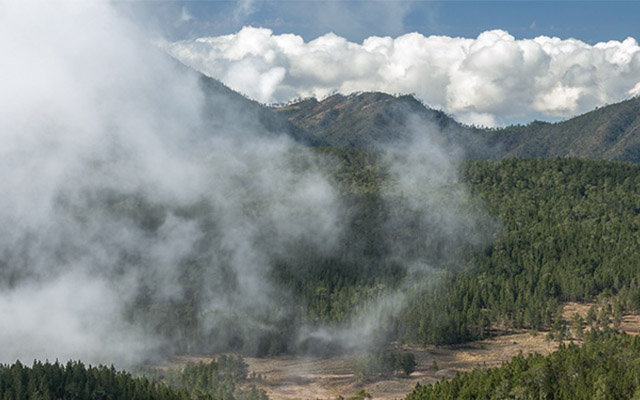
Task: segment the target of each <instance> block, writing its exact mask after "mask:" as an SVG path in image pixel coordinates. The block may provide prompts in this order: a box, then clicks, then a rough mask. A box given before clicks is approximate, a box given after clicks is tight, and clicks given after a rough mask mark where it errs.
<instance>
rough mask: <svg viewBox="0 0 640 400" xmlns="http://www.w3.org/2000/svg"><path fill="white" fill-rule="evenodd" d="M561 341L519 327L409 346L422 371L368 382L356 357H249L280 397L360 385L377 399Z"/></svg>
mask: <svg viewBox="0 0 640 400" xmlns="http://www.w3.org/2000/svg"><path fill="white" fill-rule="evenodd" d="M557 346H558V344H557V343H555V342H550V341H547V340H545V339H544V335H543V334H538V335H535V336H534V335H531V334H530V333H528V332H519V333H514V334H509V335H503V336H499V337H493V338H489V339H486V340H482V341H478V342H472V343H469V344H466V345H464V346H439V347H435V346H430V347H427V348H417V347H404V348H403V349H402V350H409V351H411V352H412V353H414V354H415V356H416V361H417V363H418V365H417V368H416V371H414V372H413V373H412V374H411V375H410V376H408V377H404V376H395V377H391V378H382V379H379V380H375V381H368V382H361V381H358V380H357V379H356V378H355V377H354V374H353V366H354V364H355V362H356V359H357V357H356V356H334V357H329V358H313V357H311V358H303V357H291V356H283V357H272V358H266V359H265V358H250V357H248V358H245V361H246V362H247V364H249V371H254V372H255V373H256V374H257V375H259V376H262V379H258V380H257V381H256V386H257V387H258V388H260V389H264V390H265V391H266V392H267V394H268V395H269V398H271V399H274V400H278V399H283V400H285V399H286V400H289V399H290V400H293V399H296V400H298V399H335V398H337V397H338V396H343V397H349V396H352V395H353V394H355V393H356V392H357V391H358V390H360V389H364V390H365V391H367V392H368V393H370V394H371V395H372V396H373V398H374V399H398V398H402V397H404V396H406V395H407V394H408V393H409V392H411V391H412V390H413V388H414V387H415V385H416V383H418V382H420V383H421V384H425V383H432V382H435V381H437V380H440V379H442V378H451V377H453V376H454V375H455V374H456V372H458V371H469V370H471V369H473V368H475V367H478V366H480V367H482V366H486V367H492V366H496V365H500V364H501V363H502V362H503V361H506V360H509V359H511V358H512V357H514V356H516V355H518V354H519V353H520V352H522V353H524V354H528V353H541V354H548V353H550V352H552V351H553V350H555V349H556V348H557ZM434 361H435V364H434Z"/></svg>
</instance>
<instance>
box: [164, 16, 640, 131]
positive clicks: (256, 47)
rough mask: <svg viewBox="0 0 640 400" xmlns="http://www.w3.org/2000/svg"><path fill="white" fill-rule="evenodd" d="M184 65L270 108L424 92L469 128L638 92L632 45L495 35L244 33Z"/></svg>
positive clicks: (187, 50)
mask: <svg viewBox="0 0 640 400" xmlns="http://www.w3.org/2000/svg"><path fill="white" fill-rule="evenodd" d="M165 47H166V49H167V50H168V51H169V52H170V53H171V54H172V55H173V56H175V57H176V58H178V59H179V60H181V61H183V62H185V63H187V64H189V65H191V66H193V67H194V68H196V69H198V70H200V71H202V72H204V73H206V74H208V75H210V76H212V77H215V78H218V79H221V80H222V81H223V82H224V83H226V84H227V85H229V86H230V87H231V88H234V89H237V90H239V91H241V92H243V93H245V94H246V95H248V96H250V97H252V98H255V99H257V100H259V101H262V102H285V101H288V100H291V99H292V98H295V97H307V96H318V97H323V96H326V95H327V94H329V93H331V92H333V91H335V90H338V91H340V92H343V93H350V92H353V91H384V92H388V93H415V94H416V95H417V97H419V98H420V99H421V100H423V101H424V102H426V103H427V104H429V105H430V106H432V107H435V108H441V109H443V110H445V111H446V112H449V113H452V114H454V115H456V116H457V117H458V118H459V119H460V120H462V121H463V122H467V123H477V124H481V125H494V124H504V123H511V122H525V121H528V120H530V119H532V118H534V117H542V118H549V119H553V118H562V117H567V116H571V115H574V114H576V113H581V112H586V111H588V110H590V109H592V108H594V107H596V106H599V105H602V104H604V103H611V102H616V101H620V100H622V99H624V98H627V97H630V96H634V95H637V94H638V92H639V91H638V85H640V46H639V45H638V42H637V41H636V40H635V39H633V38H627V39H626V40H624V41H622V42H620V41H609V42H602V43H597V44H595V45H590V44H587V43H584V42H582V41H580V40H576V39H565V40H563V39H559V38H556V37H546V36H539V37H536V38H533V39H518V40H517V39H515V38H514V37H513V36H512V35H510V34H509V33H508V32H505V31H502V30H493V31H487V32H483V33H481V34H480V35H478V37H477V38H458V37H456V38H453V37H446V36H428V37H425V36H423V35H421V34H419V33H409V34H405V35H402V36H398V37H396V38H391V37H375V36H374V37H369V38H367V39H365V40H364V41H363V42H362V43H353V42H349V41H348V40H346V39H345V38H343V37H340V36H337V35H335V34H332V33H328V34H326V35H323V36H320V37H318V38H316V39H314V40H311V41H308V42H305V41H304V40H303V39H302V38H301V37H300V36H297V35H293V34H282V35H275V34H273V33H272V31H270V30H268V29H264V28H253V27H245V28H243V29H242V30H240V31H239V32H238V33H236V34H231V35H225V36H218V37H207V38H200V39H196V40H189V41H179V42H174V43H169V44H166V45H165Z"/></svg>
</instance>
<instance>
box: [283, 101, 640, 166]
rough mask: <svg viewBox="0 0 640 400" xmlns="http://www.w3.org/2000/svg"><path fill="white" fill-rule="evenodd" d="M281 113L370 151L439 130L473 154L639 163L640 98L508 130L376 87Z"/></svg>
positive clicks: (330, 140)
mask: <svg viewBox="0 0 640 400" xmlns="http://www.w3.org/2000/svg"><path fill="white" fill-rule="evenodd" d="M275 112H276V114H280V115H283V116H285V117H286V118H287V119H288V120H289V121H290V122H291V123H293V124H294V125H296V126H298V127H299V128H300V129H302V130H304V131H305V132H307V134H308V135H310V136H312V137H314V138H315V139H316V141H317V142H320V143H322V144H323V145H326V146H349V147H356V148H362V149H368V148H372V147H375V146H377V145H379V144H385V143H392V142H394V141H398V140H402V139H406V138H408V137H409V136H410V135H411V132H420V130H421V129H425V128H426V129H430V128H437V131H438V132H439V133H440V136H441V137H440V139H441V140H443V141H444V142H446V143H447V144H449V145H453V146H454V147H456V146H457V147H459V148H462V149H463V150H464V152H465V154H466V157H467V158H511V157H518V158H528V157H535V158H549V157H568V156H571V157H582V158H591V159H606V160H623V161H632V162H635V163H640V98H633V99H630V100H626V101H623V102H621V103H617V104H612V105H608V106H606V107H601V108H598V109H596V110H594V111H591V112H588V113H586V114H583V115H580V116H577V117H574V118H571V119H569V120H566V121H562V122H557V123H548V122H541V121H534V122H531V123H530V124H528V125H515V126H509V127H506V128H501V129H486V128H476V127H469V126H465V125H462V124H460V123H458V122H456V121H455V120H454V119H453V118H452V117H451V116H449V115H447V114H446V113H444V112H442V111H438V110H434V109H431V108H429V107H427V106H425V105H424V104H422V103H421V102H420V101H418V100H416V99H415V98H414V97H413V96H409V95H406V96H391V95H388V94H384V93H375V92H374V93H360V94H353V95H349V96H344V95H340V94H337V95H333V96H331V97H328V98H327V99H325V100H322V101H318V100H316V99H306V100H303V101H301V102H298V103H295V104H290V105H288V106H285V107H281V108H276V109H275Z"/></svg>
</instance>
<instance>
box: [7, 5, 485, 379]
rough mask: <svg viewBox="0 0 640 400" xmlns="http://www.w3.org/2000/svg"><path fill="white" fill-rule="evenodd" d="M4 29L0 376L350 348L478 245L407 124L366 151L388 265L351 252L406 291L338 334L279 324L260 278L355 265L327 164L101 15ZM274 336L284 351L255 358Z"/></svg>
mask: <svg viewBox="0 0 640 400" xmlns="http://www.w3.org/2000/svg"><path fill="white" fill-rule="evenodd" d="M0 35H1V37H3V38H12V40H7V39H3V40H2V41H0V51H1V52H2V54H5V55H6V57H5V61H3V62H2V63H1V64H0V74H1V76H3V79H2V81H1V82H0V106H1V107H0V140H1V144H0V183H1V184H2V188H3V196H1V197H0V327H1V329H0V343H2V344H3V345H2V346H1V347H0V362H13V361H15V360H16V359H20V360H22V361H27V362H28V361H30V360H33V359H49V360H54V359H59V360H68V359H81V360H83V361H85V362H89V363H114V364H116V365H118V366H123V367H127V366H134V365H137V364H140V363H142V362H146V361H153V360H157V359H158V358H161V357H166V356H169V355H172V354H175V353H194V352H200V353H203V352H209V353H210V352H215V351H223V350H228V349H234V350H242V351H244V352H246V353H250V354H264V353H265V352H274V351H276V352H277V351H287V350H292V349H295V346H298V345H300V343H303V342H305V341H307V340H308V339H314V338H319V337H320V338H321V339H322V341H323V342H326V343H329V344H332V345H336V346H338V347H340V348H343V349H356V348H363V347H366V346H368V345H370V344H371V343H374V342H376V338H377V337H378V336H380V335H378V333H377V332H379V331H380V329H381V324H383V325H384V321H388V319H389V318H392V317H393V316H394V315H395V314H396V313H397V312H398V311H399V310H400V309H401V308H402V307H403V305H404V304H405V303H406V298H405V296H404V294H403V292H405V291H406V288H407V286H406V285H408V284H409V283H407V282H416V281H420V280H423V281H424V282H427V283H428V282H437V279H436V278H434V274H433V271H434V270H436V269H437V268H442V266H445V265H453V264H455V260H457V258H456V257H457V256H456V254H457V250H456V249H464V248H466V247H468V246H472V247H473V246H479V245H481V244H482V243H484V242H485V238H486V235H485V233H486V224H484V223H483V221H482V220H481V219H479V218H478V217H477V216H476V215H475V214H474V210H475V207H476V206H475V205H474V203H473V202H472V201H471V200H470V199H469V197H468V196H467V194H466V191H465V189H464V187H462V185H461V184H460V182H459V179H458V167H459V163H460V161H461V155H460V152H459V151H458V150H457V149H455V148H453V147H450V146H445V145H442V143H441V141H442V138H443V135H444V133H443V132H439V131H438V130H437V129H436V128H435V125H432V124H430V123H429V122H428V121H423V120H416V121H414V123H413V124H412V127H411V128H410V130H411V135H410V137H411V139H410V140H407V141H404V142H402V143H399V144H394V145H389V146H385V147H381V148H380V149H378V151H379V153H380V154H381V157H382V163H383V164H384V165H386V166H387V168H388V171H389V173H390V176H391V177H392V181H393V182H394V183H393V184H392V185H391V186H390V187H388V188H385V189H384V190H383V192H382V193H381V199H382V200H381V201H382V202H383V205H382V206H383V207H384V209H385V210H387V211H386V212H387V213H388V218H387V220H386V221H385V226H384V235H383V238H382V239H381V241H380V242H378V243H377V245H379V246H381V247H382V248H384V249H386V253H385V259H384V260H380V259H377V258H376V257H375V254H373V253H372V254H370V255H367V256H366V257H364V258H365V259H366V260H367V262H366V263H367V264H370V265H375V264H377V263H380V262H386V263H391V264H394V265H395V264H397V265H399V266H401V268H402V270H403V273H404V274H405V275H406V276H408V277H409V278H408V279H407V280H406V281H405V283H403V284H401V285H400V286H396V287H394V288H391V289H390V290H389V291H387V292H385V293H381V294H380V296H378V297H377V298H376V299H374V300H372V301H371V302H369V303H368V304H366V305H363V306H362V310H360V311H358V312H356V313H354V315H355V316H354V317H353V318H352V319H350V320H349V321H347V322H342V323H332V324H322V323H320V324H318V323H315V324H308V325H307V324H305V325H304V326H300V327H295V326H291V322H292V321H295V319H294V317H293V315H294V314H295V313H296V312H298V311H296V310H297V308H298V307H299V306H298V305H297V304H296V298H295V296H294V294H293V293H291V292H290V290H289V289H287V288H286V287H283V286H282V285H280V284H278V283H277V282H276V279H275V278H274V271H275V267H274V266H276V265H280V264H286V265H287V266H288V267H287V268H290V269H291V270H290V271H287V272H288V273H292V274H294V275H295V274H304V273H306V272H307V271H305V270H304V267H303V265H306V264H305V262H306V261H307V260H308V259H310V258H313V257H321V258H322V257H325V258H327V257H331V255H332V254H334V253H342V254H346V256H345V257H346V258H347V259H349V257H353V258H355V257H360V256H361V255H360V254H359V253H358V252H359V251H360V250H361V248H360V247H359V246H354V247H353V248H345V243H355V242H357V241H349V239H348V238H349V236H350V235H352V234H353V231H352V224H351V221H352V220H353V218H354V215H353V213H354V211H353V209H352V208H350V207H349V205H348V204H346V203H345V201H344V198H343V196H341V195H340V193H339V190H338V185H337V183H336V182H335V181H334V179H333V178H332V177H330V176H329V175H328V174H327V173H326V163H327V159H326V157H324V158H322V157H321V156H320V155H319V154H317V153H316V152H314V151H313V150H312V149H309V148H308V147H306V146H304V145H301V144H300V143H298V142H296V141H295V140H294V139H292V138H291V137H290V136H287V135H285V134H283V133H282V132H280V131H278V129H273V128H272V127H271V128H270V127H268V126H265V124H264V123H263V122H261V121H260V120H259V118H258V117H257V116H256V115H255V114H253V113H251V112H245V111H246V110H243V109H242V108H239V107H238V106H237V104H236V105H234V103H233V102H232V101H229V100H228V98H227V97H225V95H224V94H223V93H212V92H210V91H207V90H206V84H205V83H206V82H207V81H206V80H204V78H203V77H201V76H200V75H199V74H197V73H196V72H195V71H193V70H190V69H189V68H187V67H184V66H183V65H181V64H180V63H178V62H176V61H175V60H173V59H171V58H170V57H169V56H167V55H166V54H164V53H163V52H162V51H160V50H159V49H157V48H156V47H155V46H154V45H152V44H151V43H152V37H151V36H150V35H149V34H148V33H146V32H143V31H141V30H140V29H138V28H137V27H136V25H135V23H134V22H132V21H130V20H127V19H125V18H122V16H121V15H119V14H118V13H117V12H116V11H115V10H114V9H113V8H112V7H111V6H110V5H109V4H108V3H104V2H77V1H69V2H45V3H41V2H20V3H19V4H18V3H17V2H13V4H11V3H7V2H4V3H1V4H0ZM399 209H401V210H403V211H402V212H396V210H399ZM403 285H404V286H403ZM283 330H285V331H287V332H288V333H287V335H290V336H296V337H297V342H296V343H293V344H292V347H291V348H286V347H285V348H276V349H273V348H268V346H269V343H268V338H269V337H277V336H280V335H283ZM383 331H384V327H383ZM383 336H384V335H383Z"/></svg>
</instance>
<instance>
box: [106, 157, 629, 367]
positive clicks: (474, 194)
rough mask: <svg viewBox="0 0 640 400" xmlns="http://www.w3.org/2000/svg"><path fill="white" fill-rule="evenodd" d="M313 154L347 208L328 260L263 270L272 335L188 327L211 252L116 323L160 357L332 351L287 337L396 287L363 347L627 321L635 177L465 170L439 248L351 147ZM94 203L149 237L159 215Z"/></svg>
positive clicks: (566, 165) (567, 164)
mask: <svg viewBox="0 0 640 400" xmlns="http://www.w3.org/2000/svg"><path fill="white" fill-rule="evenodd" d="M316 152H317V153H318V154H319V156H320V157H323V159H325V160H329V161H327V162H326V163H325V164H324V168H325V170H326V173H327V174H328V175H329V176H331V177H333V179H334V184H335V185H336V187H337V188H338V189H339V190H340V195H341V197H342V199H343V204H346V205H347V206H348V208H349V209H348V212H347V213H346V215H349V217H350V222H349V227H350V230H349V234H348V235H347V236H346V238H345V239H344V241H343V242H342V244H341V246H340V248H339V249H338V250H337V251H336V252H334V253H332V254H318V253H316V252H314V249H310V248H305V247H298V248H296V249H292V251H291V253H289V254H287V257H282V258H280V259H276V260H275V261H274V262H273V265H272V266H271V269H270V271H269V279H270V280H271V281H272V282H273V283H274V284H275V286H276V287H278V288H280V290H281V291H282V293H289V294H291V295H290V296H282V297H281V298H280V299H279V301H280V303H279V304H277V305H276V307H275V309H272V310H271V312H270V313H267V314H266V315H263V316H262V317H261V318H262V321H260V322H261V323H264V324H267V325H271V326H273V327H274V329H272V330H269V331H266V332H258V333H257V334H256V335H257V339H256V338H249V337H247V336H243V334H242V332H241V329H240V328H239V327H238V326H237V325H236V324H237V322H234V321H233V320H228V321H227V323H225V324H222V325H224V327H225V328H226V330H225V331H219V330H218V331H216V329H213V330H205V329H203V326H202V321H201V316H202V315H203V313H204V314H206V313H208V312H209V311H208V310H207V309H206V305H205V304H202V303H201V302H202V298H203V296H204V294H203V292H204V291H206V290H210V288H206V287H204V286H203V282H204V279H202V277H203V274H205V273H206V271H207V268H208V263H209V262H210V257H213V253H214V252H215V251H216V249H215V248H213V249H211V248H209V249H206V250H205V251H202V252H201V253H196V254H192V255H191V257H190V258H189V259H187V260H184V261H183V262H181V263H180V264H179V265H178V266H177V268H178V269H179V270H180V271H181V272H180V276H181V278H180V283H181V284H182V285H184V288H185V290H184V292H185V293H187V294H188V296H186V297H184V298H182V299H177V300H175V299H174V300H172V301H170V302H158V301H157V299H154V298H153V297H152V296H149V295H145V293H146V292H145V291H144V290H142V291H141V292H140V294H139V296H138V297H137V298H136V301H135V302H133V303H132V304H130V305H129V313H130V318H131V319H132V320H136V321H142V323H143V324H145V327H146V328H145V329H147V330H149V331H150V332H153V333H154V334H160V335H163V336H165V337H170V338H179V339H180V340H179V341H178V342H177V343H176V344H175V346H176V348H175V349H173V350H174V351H178V352H197V351H199V350H203V349H205V350H207V351H211V350H214V351H220V350H234V351H241V352H244V353H245V354H250V355H258V356H264V355H270V354H279V353H283V352H300V351H311V352H313V351H320V352H327V351H329V352H330V351H338V350H340V347H339V346H340V344H339V343H338V344H336V343H330V342H329V343H325V342H322V341H320V342H317V340H316V339H309V340H306V341H299V340H296V338H298V337H299V333H300V332H299V331H298V330H297V329H298V328H299V327H301V326H306V327H309V326H311V327H314V326H322V325H326V324H334V325H340V324H346V323H348V322H349V321H351V320H352V318H354V317H356V316H357V315H358V314H362V313H366V311H367V309H368V307H372V306H374V305H375V304H376V303H375V301H376V299H378V298H380V297H383V296H384V295H385V294H388V293H393V292H394V291H395V290H398V289H400V288H402V290H403V291H405V292H406V293H408V295H407V301H406V304H404V305H403V306H402V309H401V310H399V311H398V313H397V314H396V315H390V316H388V317H389V318H385V321H384V326H382V325H381V326H380V327H379V328H380V329H379V332H380V333H379V335H378V337H376V338H375V339H376V340H378V342H377V343H376V346H379V345H383V344H384V343H388V342H390V341H393V340H396V341H400V342H401V343H412V344H421V345H426V344H452V343H463V342H465V341H469V340H475V339H479V338H483V337H486V336H487V335H490V334H491V332H492V328H493V327H494V326H496V325H500V326H501V327H506V328H507V329H508V328H528V329H534V330H543V329H548V328H549V327H551V326H552V325H553V323H554V322H555V321H556V319H557V318H558V317H559V316H558V310H559V308H558V307H559V305H560V304H561V303H562V302H565V301H588V300H593V299H595V298H597V297H603V298H610V299H611V302H612V303H613V304H614V308H615V309H616V310H617V312H618V313H619V312H623V311H635V310H639V309H640V281H639V279H638V276H639V275H638V272H639V271H640V255H639V254H638V252H637V247H638V243H640V229H639V228H640V217H639V215H638V211H639V210H640V168H639V167H638V166H637V165H634V164H630V163H624V162H608V161H591V160H583V159H575V158H558V159H509V160H500V161H487V160H476V161H465V162H464V163H463V164H462V165H461V166H460V171H459V173H460V175H461V177H462V179H461V181H459V182H454V183H452V184H451V185H450V187H447V188H445V189H444V190H443V191H442V192H443V193H444V194H442V199H441V200H439V201H443V202H453V200H452V197H453V196H458V195H459V194H460V193H461V191H462V193H464V191H468V195H469V197H470V200H469V201H466V202H464V203H454V207H457V208H456V212H459V214H460V215H473V216H474V217H473V218H474V219H471V218H469V219H463V222H467V221H470V224H475V228H474V227H473V226H470V227H469V229H468V232H462V233H460V232H456V233H455V235H457V236H455V235H454V236H446V235H445V233H443V232H441V231H442V230H443V227H442V226H441V225H439V224H432V225H430V221H431V220H430V219H428V218H426V219H425V218H424V215H418V214H419V213H425V212H426V213H428V212H429V210H428V209H427V210H426V211H425V210H423V209H421V210H415V209H412V208H411V207H410V205H409V203H408V201H407V198H406V197H403V194H402V193H396V192H394V190H395V188H394V183H393V179H394V178H393V177H392V176H390V174H389V173H388V171H386V170H385V165H384V160H382V159H381V156H380V155H379V154H377V153H375V152H371V151H364V150H358V149H354V148H321V149H317V150H316ZM293 156H294V157H295V154H294V155H293ZM389 199H392V200H391V201H389ZM105 203H106V204H105V205H104V206H105V207H107V209H108V210H109V212H111V213H116V214H119V215H124V216H126V217H127V218H133V219H134V220H136V221H138V223H139V224H140V225H141V226H143V227H144V228H145V229H147V230H148V231H149V232H150V234H154V233H153V231H154V229H157V226H158V225H159V223H158V222H157V220H159V219H162V218H164V217H163V215H164V214H165V213H166V212H167V211H166V210H164V209H162V208H160V207H158V206H154V205H153V204H149V203H147V202H146V200H145V199H140V198H136V199H131V198H110V199H108V200H107V201H105ZM434 208H435V209H436V210H438V205H435V206H434ZM174 212H176V213H182V215H185V216H187V217H188V218H193V219H194V220H195V221H198V223H201V224H207V225H210V226H211V227H212V229H210V232H211V237H209V238H206V240H203V242H209V243H211V242H212V241H214V240H215V237H216V232H215V225H216V222H215V220H212V219H211V218H212V215H214V214H212V213H210V210H209V209H208V208H207V205H206V204H199V205H195V206H194V207H192V208H190V209H181V210H174ZM390 221H392V222H393V224H390ZM480 234H486V236H487V237H488V238H489V240H485V241H480V242H478V243H475V242H474V241H473V236H478V235H480ZM465 235H467V236H469V237H465ZM407 243H408V244H409V245H407ZM398 248H401V249H402V251H403V253H402V256H403V257H404V259H414V260H420V261H421V262H423V263H426V264H428V265H429V266H430V269H429V272H428V275H424V274H423V275H415V273H414V272H412V271H410V270H409V268H408V266H407V265H403V264H402V262H401V261H399V259H398V257H395V256H394V255H395V253H394V251H395V252H397V249H398ZM410 273H414V275H412V276H411V277H410V279H407V277H408V274H410ZM222 279H225V278H224V275H223V276H222ZM228 279H229V281H228V282H227V284H225V285H222V284H221V285H218V290H233V287H234V286H233V285H234V283H233V279H234V278H233V276H232V275H231V274H230V275H229V276H228ZM408 280H410V281H411V284H410V285H408V283H407V281H408ZM142 289H144V288H142ZM152 289H153V287H152V286H150V287H148V288H147V289H146V290H147V291H149V290H152ZM254 333H255V332H254ZM336 346H338V347H336Z"/></svg>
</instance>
